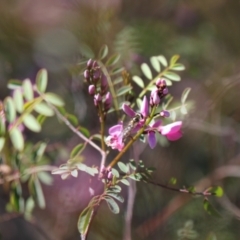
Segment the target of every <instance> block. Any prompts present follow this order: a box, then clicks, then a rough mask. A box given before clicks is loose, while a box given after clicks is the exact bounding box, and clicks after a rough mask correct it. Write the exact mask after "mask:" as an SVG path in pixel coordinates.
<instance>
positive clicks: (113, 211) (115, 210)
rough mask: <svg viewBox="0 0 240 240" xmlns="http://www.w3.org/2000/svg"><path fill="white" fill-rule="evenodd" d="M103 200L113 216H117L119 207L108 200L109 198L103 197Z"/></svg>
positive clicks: (110, 199)
mask: <svg viewBox="0 0 240 240" xmlns="http://www.w3.org/2000/svg"><path fill="white" fill-rule="evenodd" d="M104 199H105V200H106V202H107V205H108V207H109V209H110V211H111V212H112V213H114V214H118V213H119V211H120V209H119V206H118V204H117V203H116V201H115V200H114V199H113V198H110V197H105V198H104Z"/></svg>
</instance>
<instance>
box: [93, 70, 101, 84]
mask: <svg viewBox="0 0 240 240" xmlns="http://www.w3.org/2000/svg"><path fill="white" fill-rule="evenodd" d="M100 76H101V71H100V70H99V69H96V70H95V71H94V73H93V80H95V81H98V80H99V78H100Z"/></svg>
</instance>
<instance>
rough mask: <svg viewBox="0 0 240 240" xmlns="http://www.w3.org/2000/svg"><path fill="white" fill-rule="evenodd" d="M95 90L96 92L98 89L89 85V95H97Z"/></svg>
mask: <svg viewBox="0 0 240 240" xmlns="http://www.w3.org/2000/svg"><path fill="white" fill-rule="evenodd" d="M95 90H96V88H95V86H94V85H89V87H88V93H89V94H90V95H93V94H95Z"/></svg>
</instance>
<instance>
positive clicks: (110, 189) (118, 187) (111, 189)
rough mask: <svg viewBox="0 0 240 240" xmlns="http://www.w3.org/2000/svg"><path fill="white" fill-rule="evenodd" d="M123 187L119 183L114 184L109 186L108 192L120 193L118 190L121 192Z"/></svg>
mask: <svg viewBox="0 0 240 240" xmlns="http://www.w3.org/2000/svg"><path fill="white" fill-rule="evenodd" d="M121 190H122V188H121V187H120V186H118V185H114V186H111V187H109V190H108V191H107V192H115V193H118V192H121Z"/></svg>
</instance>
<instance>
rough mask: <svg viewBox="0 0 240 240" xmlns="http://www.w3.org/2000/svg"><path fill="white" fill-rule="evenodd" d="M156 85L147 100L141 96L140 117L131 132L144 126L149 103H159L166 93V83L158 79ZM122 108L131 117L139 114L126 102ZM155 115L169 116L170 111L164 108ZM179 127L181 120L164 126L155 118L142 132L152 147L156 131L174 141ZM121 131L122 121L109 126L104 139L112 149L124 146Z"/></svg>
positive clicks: (179, 130) (178, 133)
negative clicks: (107, 133)
mask: <svg viewBox="0 0 240 240" xmlns="http://www.w3.org/2000/svg"><path fill="white" fill-rule="evenodd" d="M156 86H157V89H156V90H153V91H152V93H151V96H150V101H149V102H148V99H147V97H146V96H145V97H144V98H143V102H142V105H141V109H140V115H141V119H140V120H139V121H138V122H137V123H136V125H135V126H134V128H133V129H132V130H131V131H132V132H131V133H132V134H133V133H136V132H137V131H138V130H139V129H141V128H142V127H144V125H145V122H146V120H147V118H148V117H149V116H150V112H149V104H150V106H151V107H152V106H154V105H158V104H159V103H160V100H161V99H162V98H163V97H164V96H165V95H166V94H167V93H168V90H167V88H166V83H165V81H164V80H162V79H159V80H158V81H157V82H156ZM122 109H123V111H124V112H125V113H126V114H127V115H128V116H130V117H131V118H134V117H136V116H137V115H139V113H138V112H135V111H134V110H133V109H132V108H131V107H129V106H128V105H127V104H123V106H122ZM157 115H159V116H160V117H169V116H170V113H169V112H168V111H166V110H163V111H161V112H160V113H158V114H157ZM181 127H182V122H181V121H176V122H173V123H171V124H167V125H165V126H164V125H163V123H162V121H161V120H157V121H155V122H154V121H151V122H150V124H148V125H147V126H145V129H144V131H143V134H146V135H147V139H148V143H149V146H150V147H151V148H154V147H155V146H156V144H157V140H156V134H157V133H158V134H161V135H163V136H166V138H167V139H168V140H170V141H175V140H178V139H179V138H181V137H182V132H181ZM123 131H124V127H123V123H122V122H121V123H119V124H117V125H115V126H113V127H111V128H110V129H109V136H108V137H107V138H106V140H105V141H106V144H107V145H108V146H109V147H111V148H112V149H117V150H118V151H121V150H122V149H123V148H124V146H125V142H124V138H123Z"/></svg>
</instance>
